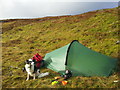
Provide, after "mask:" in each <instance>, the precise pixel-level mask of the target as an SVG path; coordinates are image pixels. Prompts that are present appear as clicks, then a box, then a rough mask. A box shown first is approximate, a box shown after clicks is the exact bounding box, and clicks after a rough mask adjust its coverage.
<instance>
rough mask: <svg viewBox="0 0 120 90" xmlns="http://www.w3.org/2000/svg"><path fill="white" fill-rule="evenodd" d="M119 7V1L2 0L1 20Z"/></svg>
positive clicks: (74, 13)
mask: <svg viewBox="0 0 120 90" xmlns="http://www.w3.org/2000/svg"><path fill="white" fill-rule="evenodd" d="M117 6H118V0H0V19H15V18H40V17H46V16H62V15H77V14H81V13H85V12H88V11H93V10H98V9H106V8H114V7H117Z"/></svg>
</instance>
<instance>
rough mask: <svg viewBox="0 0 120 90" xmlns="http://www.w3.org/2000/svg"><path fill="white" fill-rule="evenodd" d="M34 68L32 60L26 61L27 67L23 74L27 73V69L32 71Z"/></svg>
mask: <svg viewBox="0 0 120 90" xmlns="http://www.w3.org/2000/svg"><path fill="white" fill-rule="evenodd" d="M33 68H34V62H33V61H32V59H28V60H26V61H25V67H24V68H23V72H24V71H27V69H29V70H32V69H33Z"/></svg>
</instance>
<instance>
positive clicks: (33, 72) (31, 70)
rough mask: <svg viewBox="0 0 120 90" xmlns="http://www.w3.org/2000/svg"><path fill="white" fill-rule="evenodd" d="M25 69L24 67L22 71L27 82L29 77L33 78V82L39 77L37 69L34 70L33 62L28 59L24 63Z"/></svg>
mask: <svg viewBox="0 0 120 90" xmlns="http://www.w3.org/2000/svg"><path fill="white" fill-rule="evenodd" d="M25 63H26V64H25V67H24V70H23V71H25V70H26V72H27V79H26V81H27V80H29V78H30V76H33V80H35V77H37V76H39V75H40V70H39V69H36V67H35V62H33V60H32V59H29V60H26V61H25Z"/></svg>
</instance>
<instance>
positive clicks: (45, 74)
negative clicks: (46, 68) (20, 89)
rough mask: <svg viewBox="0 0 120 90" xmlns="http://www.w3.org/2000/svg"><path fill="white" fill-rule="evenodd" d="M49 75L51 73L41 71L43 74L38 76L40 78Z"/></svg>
mask: <svg viewBox="0 0 120 90" xmlns="http://www.w3.org/2000/svg"><path fill="white" fill-rule="evenodd" d="M47 75H49V72H46V73H41V74H40V75H39V76H38V78H41V77H45V76H47Z"/></svg>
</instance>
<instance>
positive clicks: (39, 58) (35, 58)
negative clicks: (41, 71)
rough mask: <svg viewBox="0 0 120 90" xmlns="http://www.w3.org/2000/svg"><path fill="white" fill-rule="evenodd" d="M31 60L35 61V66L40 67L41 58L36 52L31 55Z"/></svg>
mask: <svg viewBox="0 0 120 90" xmlns="http://www.w3.org/2000/svg"><path fill="white" fill-rule="evenodd" d="M32 60H33V61H34V62H35V64H36V67H37V68H40V65H41V62H42V60H43V58H42V57H41V56H40V55H39V54H38V53H37V54H35V55H34V56H33V58H32Z"/></svg>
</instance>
